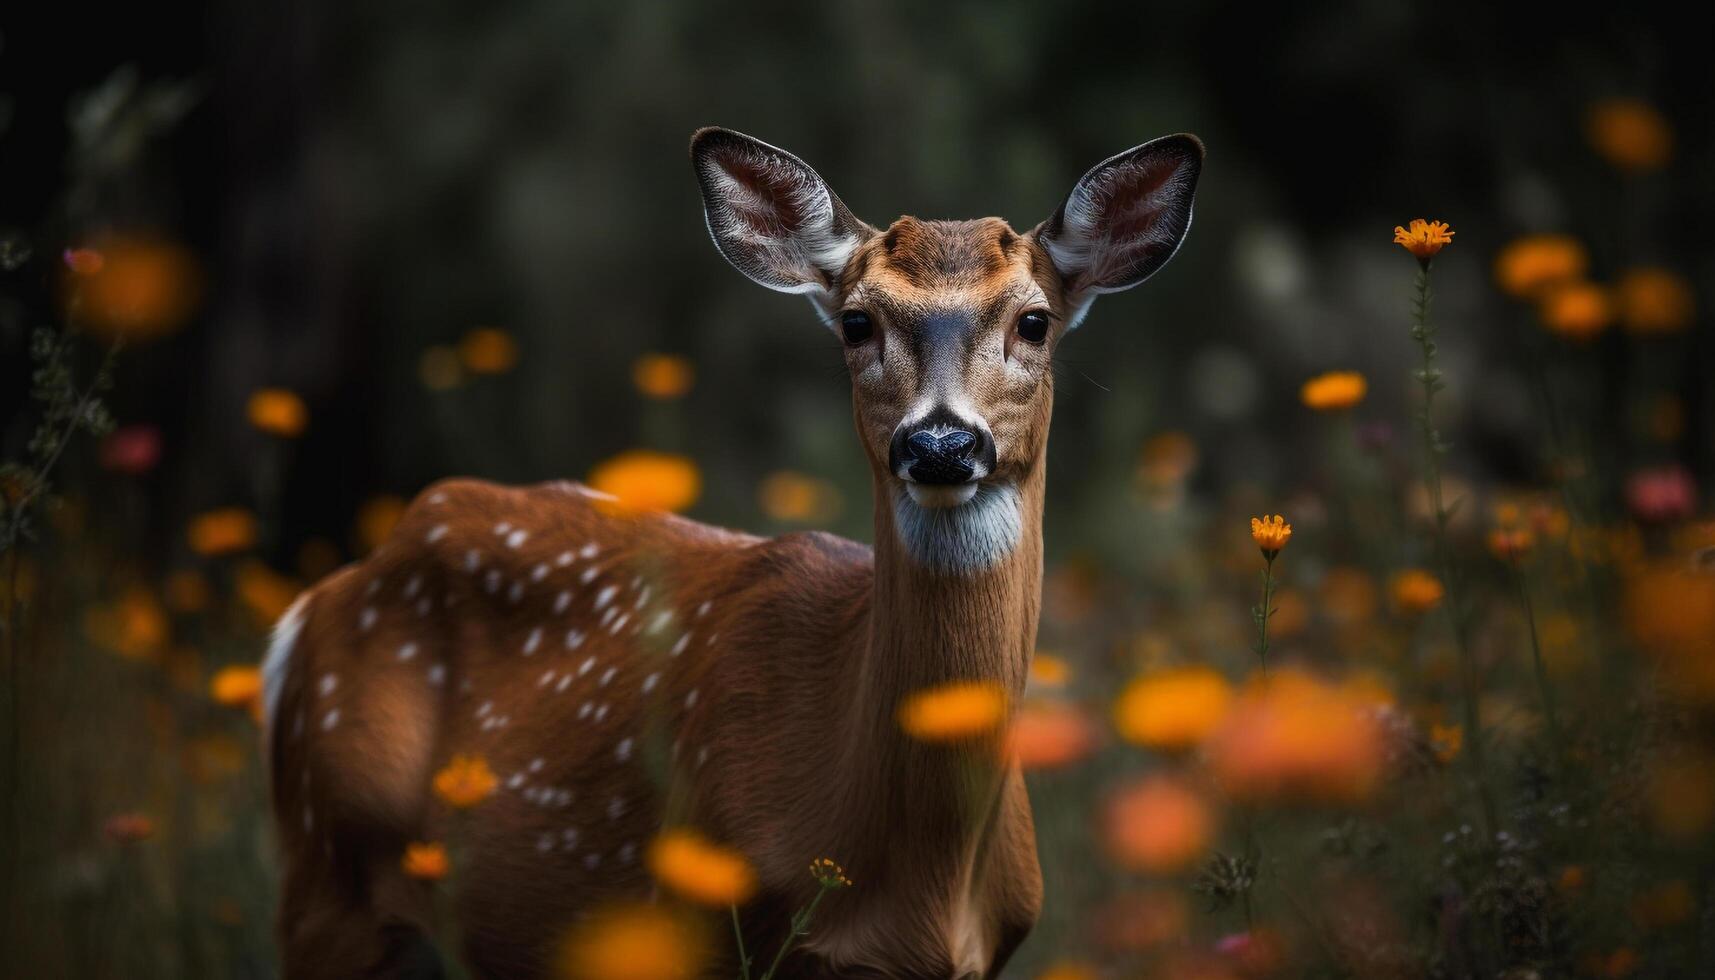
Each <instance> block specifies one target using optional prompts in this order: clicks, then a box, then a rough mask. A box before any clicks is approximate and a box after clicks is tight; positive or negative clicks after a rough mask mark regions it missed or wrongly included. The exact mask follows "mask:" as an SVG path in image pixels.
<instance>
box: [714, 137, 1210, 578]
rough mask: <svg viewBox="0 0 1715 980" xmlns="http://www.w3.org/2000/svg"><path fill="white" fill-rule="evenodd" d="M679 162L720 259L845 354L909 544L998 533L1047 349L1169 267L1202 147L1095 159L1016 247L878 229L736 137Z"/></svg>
mask: <svg viewBox="0 0 1715 980" xmlns="http://www.w3.org/2000/svg"><path fill="white" fill-rule="evenodd" d="M691 158H692V162H693V164H694V165H695V167H696V172H697V178H698V181H699V182H700V183H701V185H702V192H703V205H704V214H705V216H706V218H707V220H708V226H709V233H710V234H711V235H712V236H713V237H714V240H715V244H716V246H718V247H719V248H720V251H721V254H722V255H724V256H726V258H727V261H729V262H731V263H732V264H733V265H734V266H736V267H737V268H738V270H739V271H740V272H743V273H744V274H745V275H747V276H749V277H750V278H751V279H754V280H755V281H757V282H759V283H761V284H762V285H764V286H767V287H769V288H770V289H777V290H780V291H782V292H789V293H803V294H805V295H807V296H809V298H810V300H811V301H812V302H813V303H814V304H815V306H816V309H817V310H818V312H819V313H820V314H821V316H822V319H823V321H824V322H825V323H826V324H827V325H828V326H829V327H830V328H832V329H833V330H834V331H835V333H837V334H838V335H839V337H840V339H841V341H842V342H843V343H844V345H845V356H846V364H847V366H848V367H849V368H850V369H851V375H852V392H853V402H854V407H855V411H856V416H857V428H858V434H859V436H860V437H861V438H862V440H863V444H864V447H865V449H866V450H867V452H868V454H869V458H870V461H871V463H872V465H873V466H874V468H875V470H876V477H877V481H878V485H884V486H886V487H888V488H889V490H890V491H891V492H892V494H893V495H894V497H895V498H896V509H897V511H898V516H899V518H900V526H901V528H902V530H903V529H906V528H907V526H908V525H920V524H924V523H926V522H927V523H931V524H934V525H936V526H947V525H950V524H953V523H956V522H958V520H959V516H960V515H959V512H960V511H967V512H984V513H986V514H987V516H986V517H985V518H984V519H983V520H982V521H981V522H980V523H983V524H985V525H993V524H996V522H997V521H998V524H999V525H1005V524H1006V523H1007V519H1006V514H1005V513H1004V510H1005V509H1006V507H1007V506H1008V503H1007V502H1008V501H1012V503H1011V504H1010V506H1012V507H1014V508H1015V507H1016V496H1017V494H1016V488H1017V486H1018V485H1019V483H1020V482H1021V481H1022V480H1024V479H1025V478H1026V477H1027V476H1028V475H1030V474H1031V473H1033V472H1035V471H1036V469H1037V467H1039V466H1040V464H1041V461H1042V458H1043V454H1044V451H1045V449H1046V446H1047V438H1048V420H1049V415H1050V412H1051V408H1052V404H1053V373H1052V371H1051V370H1050V365H1051V361H1052V359H1053V355H1054V349H1055V347H1056V346H1058V345H1059V343H1060V342H1061V341H1062V340H1063V339H1064V338H1065V336H1066V334H1067V333H1069V332H1070V331H1071V330H1072V329H1073V328H1074V327H1076V326H1077V325H1078V322H1079V321H1080V320H1082V319H1083V316H1084V314H1085V313H1086V312H1087V311H1088V310H1089V308H1090V304H1091V302H1092V301H1093V300H1094V299H1095V298H1096V296H1098V295H1100V294H1101V293H1111V292H1117V291H1119V290H1122V289H1130V288H1131V287H1132V286H1135V285H1137V284H1139V283H1141V282H1143V281H1144V280H1145V279H1147V278H1149V277H1150V275H1152V274H1153V273H1154V272H1155V271H1156V270H1157V269H1159V268H1161V266H1162V265H1164V264H1166V262H1167V260H1168V259H1170V258H1172V257H1173V253H1174V252H1175V251H1176V250H1177V249H1178V248H1179V244H1180V242H1181V241H1183V240H1184V237H1185V232H1186V230H1187V229H1188V228H1189V227H1190V225H1191V200H1192V194H1193V192H1194V190H1195V188H1196V185H1197V176H1198V173H1199V171H1200V169H1201V166H1202V160H1203V146H1202V144H1201V143H1199V142H1198V141H1197V139H1196V137H1194V136H1188V135H1181V136H1166V137H1162V138H1161V139H1157V140H1153V141H1151V142H1148V143H1145V144H1143V145H1142V146H1138V147H1135V148H1133V149H1130V150H1127V151H1125V152H1124V153H1121V154H1119V155H1117V156H1114V157H1111V158H1109V159H1107V160H1104V161H1103V162H1101V163H1099V164H1097V165H1096V166H1095V167H1094V168H1093V169H1092V170H1090V172H1089V173H1087V174H1085V175H1084V177H1083V179H1081V180H1079V181H1078V183H1077V184H1076V185H1075V186H1074V187H1073V188H1072V192H1071V193H1070V194H1069V195H1068V196H1067V197H1066V199H1065V201H1064V202H1062V203H1061V205H1060V207H1059V208H1058V209H1057V210H1055V211H1054V213H1053V214H1052V215H1051V216H1050V217H1049V218H1048V219H1047V220H1046V221H1044V222H1042V223H1041V224H1039V225H1037V226H1036V227H1034V228H1032V229H1030V230H1028V231H1025V232H1019V231H1015V230H1014V229H1013V228H1012V227H1011V226H1010V225H1008V224H1007V223H1006V222H1005V221H1003V220H1001V219H1000V218H980V219H977V220H975V221H924V220H920V219H918V218H913V217H909V216H907V217H903V218H900V219H898V220H897V221H895V222H893V223H892V224H891V225H889V226H888V227H887V228H886V229H885V230H883V229H877V228H875V227H872V226H871V225H869V224H866V223H865V222H863V221H861V220H859V219H858V218H857V217H856V216H854V215H853V214H852V213H851V211H850V210H848V209H847V208H846V206H845V204H844V203H843V202H841V201H840V199H839V197H838V196H837V195H836V194H835V193H834V192H833V191H832V190H831V189H830V188H829V187H828V185H827V184H826V183H825V182H823V180H822V178H821V177H820V176H818V175H817V173H816V172H815V171H814V170H812V169H810V167H809V165H808V164H806V163H804V161H802V160H800V159H798V158H797V157H795V156H793V155H792V154H790V153H788V152H786V151H785V150H782V149H779V148H777V147H773V146H770V145H768V144H767V143H763V142H760V141H758V140H755V139H752V138H750V137H748V136H744V135H742V134H739V133H735V132H732V131H731V130H725V129H712V128H711V129H703V130H700V131H698V132H697V134H696V135H695V136H694V137H693V138H692V140H691ZM973 505H974V506H973ZM997 507H998V508H1000V510H1001V511H1003V512H1002V513H999V514H998V515H997V514H996V513H995V508H997ZM935 511H944V512H945V513H940V514H936V513H932V512H935ZM1013 524H1014V525H1015V524H1016V520H1014V521H1013ZM991 530H993V529H992V528H991ZM1000 530H1001V531H1004V527H1002V528H1001V529H1000ZM991 536H992V535H991ZM1002 537H1004V534H1002ZM1005 544H1006V542H1005V541H1003V540H1002V541H989V542H987V543H985V542H983V541H978V542H975V543H974V544H971V545H970V546H971V547H974V548H976V549H977V550H978V551H984V552H988V551H995V550H997V549H999V548H1003V547H1004V546H1005ZM968 557H970V558H971V560H973V561H977V562H980V561H982V560H983V559H984V558H985V557H987V558H989V559H992V557H994V555H986V556H985V555H983V554H977V555H972V556H968Z"/></svg>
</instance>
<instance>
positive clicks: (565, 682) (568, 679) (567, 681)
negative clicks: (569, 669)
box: [554, 674, 572, 694]
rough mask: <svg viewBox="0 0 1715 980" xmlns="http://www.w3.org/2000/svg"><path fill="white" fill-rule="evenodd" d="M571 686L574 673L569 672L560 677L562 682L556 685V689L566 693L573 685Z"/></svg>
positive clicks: (557, 691) (560, 692)
mask: <svg viewBox="0 0 1715 980" xmlns="http://www.w3.org/2000/svg"><path fill="white" fill-rule="evenodd" d="M571 686H572V675H571V674H567V675H565V676H564V677H561V678H560V683H558V684H555V685H554V691H555V692H556V693H558V694H564V693H566V688H568V687H571Z"/></svg>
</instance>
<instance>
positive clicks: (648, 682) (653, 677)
mask: <svg viewBox="0 0 1715 980" xmlns="http://www.w3.org/2000/svg"><path fill="white" fill-rule="evenodd" d="M660 681H661V672H660V671H656V672H655V673H653V674H650V675H649V676H648V677H645V678H643V693H644V694H648V693H649V692H650V691H653V690H655V685H656V684H658V683H660Z"/></svg>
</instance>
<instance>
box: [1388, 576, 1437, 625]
mask: <svg viewBox="0 0 1715 980" xmlns="http://www.w3.org/2000/svg"><path fill="white" fill-rule="evenodd" d="M1392 592H1393V604H1394V605H1395V606H1396V607H1398V609H1399V610H1400V611H1401V612H1405V613H1411V614H1413V615H1416V614H1421V613H1426V612H1428V611H1429V610H1431V609H1434V608H1435V607H1436V606H1438V605H1440V604H1441V599H1442V596H1444V595H1446V590H1445V589H1443V588H1442V587H1441V580H1440V579H1438V578H1436V577H1435V576H1433V575H1431V574H1429V573H1428V572H1426V571H1424V570H1423V569H1421V568H1407V569H1405V570H1404V571H1402V572H1400V573H1399V574H1398V575H1395V576H1394V577H1393V585H1392Z"/></svg>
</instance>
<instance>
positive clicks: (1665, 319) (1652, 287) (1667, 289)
mask: <svg viewBox="0 0 1715 980" xmlns="http://www.w3.org/2000/svg"><path fill="white" fill-rule="evenodd" d="M1616 292H1617V294H1618V297H1619V307H1620V322H1622V323H1623V324H1625V327H1626V329H1627V330H1629V331H1631V332H1632V333H1636V334H1667V333H1677V332H1679V331H1681V330H1684V329H1685V328H1686V327H1688V326H1690V325H1691V319H1692V316H1693V315H1694V314H1695V313H1696V305H1697V304H1696V301H1695V300H1694V299H1693V298H1692V295H1691V284H1690V283H1688V282H1686V281H1685V278H1684V277H1683V276H1680V275H1678V274H1677V273H1674V272H1670V271H1668V270H1667V269H1631V270H1629V271H1627V272H1625V273H1624V274H1622V275H1621V276H1620V283H1619V286H1618V287H1617V289H1616Z"/></svg>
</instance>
